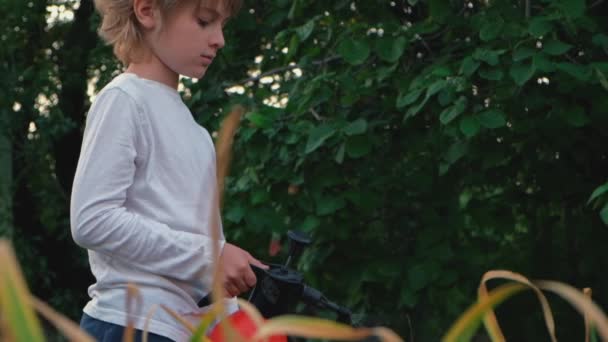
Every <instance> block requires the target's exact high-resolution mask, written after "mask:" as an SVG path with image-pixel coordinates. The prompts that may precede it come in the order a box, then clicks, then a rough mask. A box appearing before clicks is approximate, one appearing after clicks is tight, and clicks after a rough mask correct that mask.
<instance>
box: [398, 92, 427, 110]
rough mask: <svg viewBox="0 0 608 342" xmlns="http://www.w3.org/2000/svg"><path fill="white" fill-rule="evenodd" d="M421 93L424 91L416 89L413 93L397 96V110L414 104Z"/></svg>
mask: <svg viewBox="0 0 608 342" xmlns="http://www.w3.org/2000/svg"><path fill="white" fill-rule="evenodd" d="M423 91H424V89H418V90H415V91H411V92H405V93H401V94H399V96H398V97H397V109H401V108H403V107H405V106H407V105H409V104H412V103H414V102H415V101H416V100H417V99H418V98H419V97H420V94H422V92H423Z"/></svg>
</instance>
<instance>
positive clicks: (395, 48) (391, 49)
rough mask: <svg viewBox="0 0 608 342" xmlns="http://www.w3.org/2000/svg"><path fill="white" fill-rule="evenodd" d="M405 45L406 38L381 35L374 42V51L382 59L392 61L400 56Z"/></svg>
mask: <svg viewBox="0 0 608 342" xmlns="http://www.w3.org/2000/svg"><path fill="white" fill-rule="evenodd" d="M406 46H407V40H406V39H405V37H403V36H399V37H397V38H394V37H382V38H380V39H378V41H377V43H376V53H377V54H378V57H380V59H382V60H383V61H386V62H389V63H393V62H396V61H397V60H399V58H401V56H402V55H403V52H404V51H405V47H406Z"/></svg>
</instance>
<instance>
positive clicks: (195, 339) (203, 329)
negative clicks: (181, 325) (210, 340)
mask: <svg viewBox="0 0 608 342" xmlns="http://www.w3.org/2000/svg"><path fill="white" fill-rule="evenodd" d="M214 308H215V307H214V306H212V307H211V309H210V310H209V311H208V312H207V313H205V314H204V315H203V316H202V318H201V322H200V323H199V324H198V326H197V327H196V330H195V331H194V334H193V335H192V337H191V338H190V342H200V341H207V337H206V335H205V334H206V333H207V330H209V327H210V326H211V324H212V323H213V322H214V321H215V319H216V318H217V314H216V313H215V311H214Z"/></svg>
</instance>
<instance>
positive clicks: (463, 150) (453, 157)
mask: <svg viewBox="0 0 608 342" xmlns="http://www.w3.org/2000/svg"><path fill="white" fill-rule="evenodd" d="M468 150H469V144H468V142H467V141H457V142H455V143H454V144H452V146H450V148H448V150H447V151H446V153H445V155H444V156H443V160H444V162H443V163H441V164H440V165H439V175H441V176H443V175H445V174H446V172H448V170H449V169H450V167H452V165H454V163H456V162H457V161H458V160H460V159H461V158H462V157H464V156H465V155H466V154H467V152H468Z"/></svg>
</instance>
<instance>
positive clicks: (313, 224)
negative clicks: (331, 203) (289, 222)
mask: <svg viewBox="0 0 608 342" xmlns="http://www.w3.org/2000/svg"><path fill="white" fill-rule="evenodd" d="M320 224H321V220H319V219H318V218H317V217H316V216H312V215H309V216H306V218H305V219H304V222H302V225H300V230H302V231H304V232H311V231H313V230H314V229H315V228H317V227H318V226H319V225H320Z"/></svg>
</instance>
